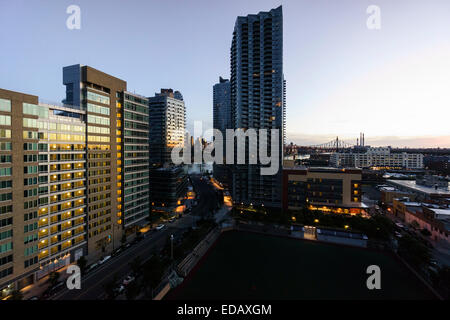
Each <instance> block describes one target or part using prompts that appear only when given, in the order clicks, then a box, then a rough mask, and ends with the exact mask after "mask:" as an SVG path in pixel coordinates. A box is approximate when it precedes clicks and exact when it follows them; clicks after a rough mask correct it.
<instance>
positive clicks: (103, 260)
mask: <svg viewBox="0 0 450 320" xmlns="http://www.w3.org/2000/svg"><path fill="white" fill-rule="evenodd" d="M109 259H111V256H106V257H104V258H103V259H101V260H100V261H99V262H98V264H103V263H105V262H106V261H108V260H109Z"/></svg>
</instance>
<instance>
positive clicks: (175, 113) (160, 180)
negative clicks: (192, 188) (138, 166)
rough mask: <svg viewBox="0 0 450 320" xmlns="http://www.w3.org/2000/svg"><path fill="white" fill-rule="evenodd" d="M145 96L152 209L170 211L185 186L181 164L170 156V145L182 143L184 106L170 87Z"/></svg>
mask: <svg viewBox="0 0 450 320" xmlns="http://www.w3.org/2000/svg"><path fill="white" fill-rule="evenodd" d="M148 99H149V144H150V150H151V152H150V172H149V173H150V202H151V206H152V210H153V211H154V212H162V213H165V214H168V215H172V214H175V210H176V206H177V205H179V204H180V203H181V202H180V201H181V200H182V198H183V196H184V194H185V193H186V186H187V175H186V173H185V171H184V168H182V167H181V166H174V164H173V162H172V158H171V153H172V149H173V148H174V147H177V146H184V143H185V132H186V108H185V105H184V101H183V96H182V95H181V93H180V92H179V91H175V92H174V91H173V90H172V89H161V92H160V93H156V94H155V96H154V97H150V98H148ZM164 195H165V196H164ZM179 202H180V203H179Z"/></svg>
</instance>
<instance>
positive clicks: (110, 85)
mask: <svg viewBox="0 0 450 320" xmlns="http://www.w3.org/2000/svg"><path fill="white" fill-rule="evenodd" d="M63 83H64V85H65V86H66V99H65V101H64V102H65V103H71V104H74V105H76V106H80V109H81V110H86V120H87V131H86V135H87V162H88V163H87V167H88V179H87V188H88V199H87V206H88V213H89V216H88V230H87V232H88V254H89V258H91V259H95V258H98V257H100V256H101V255H104V254H105V253H107V252H111V251H112V250H113V247H114V246H115V244H119V243H120V238H121V236H122V226H123V195H122V184H123V172H122V161H123V159H122V130H123V123H122V121H123V106H122V101H121V97H122V93H123V92H124V91H125V90H126V88H127V83H126V82H125V81H123V80H120V79H118V78H115V77H113V76H111V75H108V74H106V73H103V72H101V71H98V70H96V69H94V68H91V67H89V66H81V65H73V66H69V67H65V68H63ZM78 91H79V92H80V94H78ZM76 97H79V99H76ZM111 244H112V245H111Z"/></svg>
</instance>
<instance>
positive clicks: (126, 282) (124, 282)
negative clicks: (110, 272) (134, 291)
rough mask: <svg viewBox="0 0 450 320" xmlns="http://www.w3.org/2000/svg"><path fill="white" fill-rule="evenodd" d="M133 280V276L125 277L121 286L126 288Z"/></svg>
mask: <svg viewBox="0 0 450 320" xmlns="http://www.w3.org/2000/svg"><path fill="white" fill-rule="evenodd" d="M134 279H135V278H134V277H133V276H127V277H126V278H125V279H123V281H122V284H123V285H124V286H127V285H129V284H130V283H131V282H133V281H134Z"/></svg>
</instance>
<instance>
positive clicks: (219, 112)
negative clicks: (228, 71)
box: [213, 77, 233, 186]
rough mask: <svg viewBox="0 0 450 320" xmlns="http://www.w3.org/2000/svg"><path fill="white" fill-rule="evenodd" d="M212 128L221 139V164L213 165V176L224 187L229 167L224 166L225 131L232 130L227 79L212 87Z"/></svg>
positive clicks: (229, 173) (228, 82)
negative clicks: (218, 132)
mask: <svg viewBox="0 0 450 320" xmlns="http://www.w3.org/2000/svg"><path fill="white" fill-rule="evenodd" d="M213 128H214V129H217V130H219V131H220V132H221V133H222V137H223V139H224V140H223V141H224V143H223V148H222V154H223V160H222V163H223V164H216V163H214V164H213V175H214V177H215V178H216V179H217V180H219V181H220V182H222V183H224V184H225V185H227V186H228V185H229V184H230V178H231V166H230V165H228V166H227V165H226V161H225V158H226V143H225V137H226V130H227V129H232V128H233V125H232V123H231V85H230V81H229V80H227V79H223V78H222V77H220V78H219V83H217V84H215V85H214V87H213Z"/></svg>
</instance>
